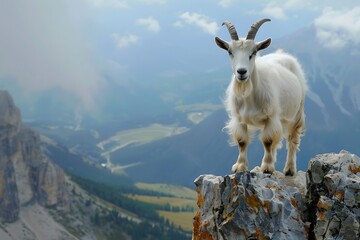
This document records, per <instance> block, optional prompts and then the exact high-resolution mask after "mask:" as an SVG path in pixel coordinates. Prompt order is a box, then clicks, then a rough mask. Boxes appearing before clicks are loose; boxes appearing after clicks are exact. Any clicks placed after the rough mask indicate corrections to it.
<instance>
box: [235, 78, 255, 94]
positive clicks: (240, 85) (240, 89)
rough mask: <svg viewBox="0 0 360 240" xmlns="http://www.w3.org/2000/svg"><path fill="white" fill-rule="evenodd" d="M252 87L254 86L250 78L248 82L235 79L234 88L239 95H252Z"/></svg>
mask: <svg viewBox="0 0 360 240" xmlns="http://www.w3.org/2000/svg"><path fill="white" fill-rule="evenodd" d="M252 88H253V86H252V83H251V81H250V79H248V80H247V81H246V82H239V81H236V80H235V84H234V90H235V94H236V96H238V97H242V98H247V97H248V96H249V95H250V93H251V91H252Z"/></svg>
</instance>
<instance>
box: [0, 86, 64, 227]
mask: <svg viewBox="0 0 360 240" xmlns="http://www.w3.org/2000/svg"><path fill="white" fill-rule="evenodd" d="M66 200H67V194H66V191H65V180H64V173H63V172H62V170H61V169H59V168H58V167H57V166H55V165H54V164H53V163H52V162H51V161H49V160H48V159H47V158H46V157H45V156H44V154H43V153H42V151H41V147H40V139H39V136H38V134H36V133H35V132H33V131H32V130H30V129H28V128H26V127H24V126H23V125H22V122H21V114H20V111H19V109H18V108H17V107H16V106H15V104H14V101H13V99H12V98H11V96H10V95H9V93H8V92H6V91H0V219H1V220H2V221H4V222H14V221H16V220H17V219H18V217H19V212H20V208H21V206H25V205H28V204H32V203H39V204H40V205H42V206H51V205H56V204H65V203H66Z"/></svg>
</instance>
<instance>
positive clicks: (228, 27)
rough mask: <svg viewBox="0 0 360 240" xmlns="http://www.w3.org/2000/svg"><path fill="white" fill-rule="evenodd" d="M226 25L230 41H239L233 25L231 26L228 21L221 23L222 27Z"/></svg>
mask: <svg viewBox="0 0 360 240" xmlns="http://www.w3.org/2000/svg"><path fill="white" fill-rule="evenodd" d="M224 25H226V27H227V29H228V30H229V33H230V36H231V39H232V40H239V36H238V34H237V32H236V29H235V27H234V25H232V24H231V22H229V21H224V22H223V23H222V26H224Z"/></svg>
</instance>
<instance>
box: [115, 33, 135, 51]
mask: <svg viewBox="0 0 360 240" xmlns="http://www.w3.org/2000/svg"><path fill="white" fill-rule="evenodd" d="M112 38H113V39H114V41H115V44H116V47H117V48H125V47H127V46H129V45H131V44H135V43H137V42H138V41H139V37H138V36H136V35H134V34H128V35H124V36H122V35H119V34H118V33H113V34H112Z"/></svg>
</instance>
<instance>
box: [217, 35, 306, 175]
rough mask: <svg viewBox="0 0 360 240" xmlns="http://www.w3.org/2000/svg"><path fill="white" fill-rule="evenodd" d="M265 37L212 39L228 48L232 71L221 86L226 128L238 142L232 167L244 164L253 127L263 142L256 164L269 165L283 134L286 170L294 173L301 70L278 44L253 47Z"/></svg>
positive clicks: (300, 115) (303, 86)
mask: <svg viewBox="0 0 360 240" xmlns="http://www.w3.org/2000/svg"><path fill="white" fill-rule="evenodd" d="M270 42H271V39H267V40H265V41H263V42H259V43H255V42H254V40H248V39H239V40H232V41H230V42H226V41H224V40H221V39H219V38H216V43H217V44H218V46H220V47H221V48H223V49H225V50H227V51H228V52H229V54H230V58H231V63H232V69H233V76H232V80H231V83H230V84H229V86H228V88H227V91H226V98H225V105H226V110H227V112H228V115H229V118H230V120H229V121H228V123H227V125H226V127H225V128H226V129H227V130H228V132H229V134H230V135H231V136H232V139H233V140H234V142H235V143H237V144H238V146H239V156H238V159H237V161H236V163H235V164H234V165H233V167H232V170H233V171H234V172H242V171H246V170H248V161H247V156H246V151H247V147H248V145H249V143H250V141H251V139H252V137H253V135H254V133H255V132H256V130H260V131H261V134H260V139H261V141H262V143H263V145H264V157H263V160H262V164H261V170H262V172H265V173H272V172H273V171H275V161H276V151H277V149H278V148H279V147H280V146H281V140H282V138H283V137H284V138H286V140H287V160H286V165H285V168H284V173H285V174H286V175H293V174H295V173H296V152H297V151H298V150H299V145H300V136H301V134H302V133H303V132H304V128H305V127H304V122H305V115H304V98H305V94H306V91H307V85H306V81H305V77H304V73H303V70H302V68H301V66H300V64H299V63H298V61H297V60H296V58H294V57H293V56H291V55H290V54H288V53H285V52H283V51H282V50H278V51H276V52H275V53H271V54H268V55H265V56H262V57H260V56H256V52H257V51H259V50H261V49H264V48H266V47H268V46H269V45H270Z"/></svg>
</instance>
